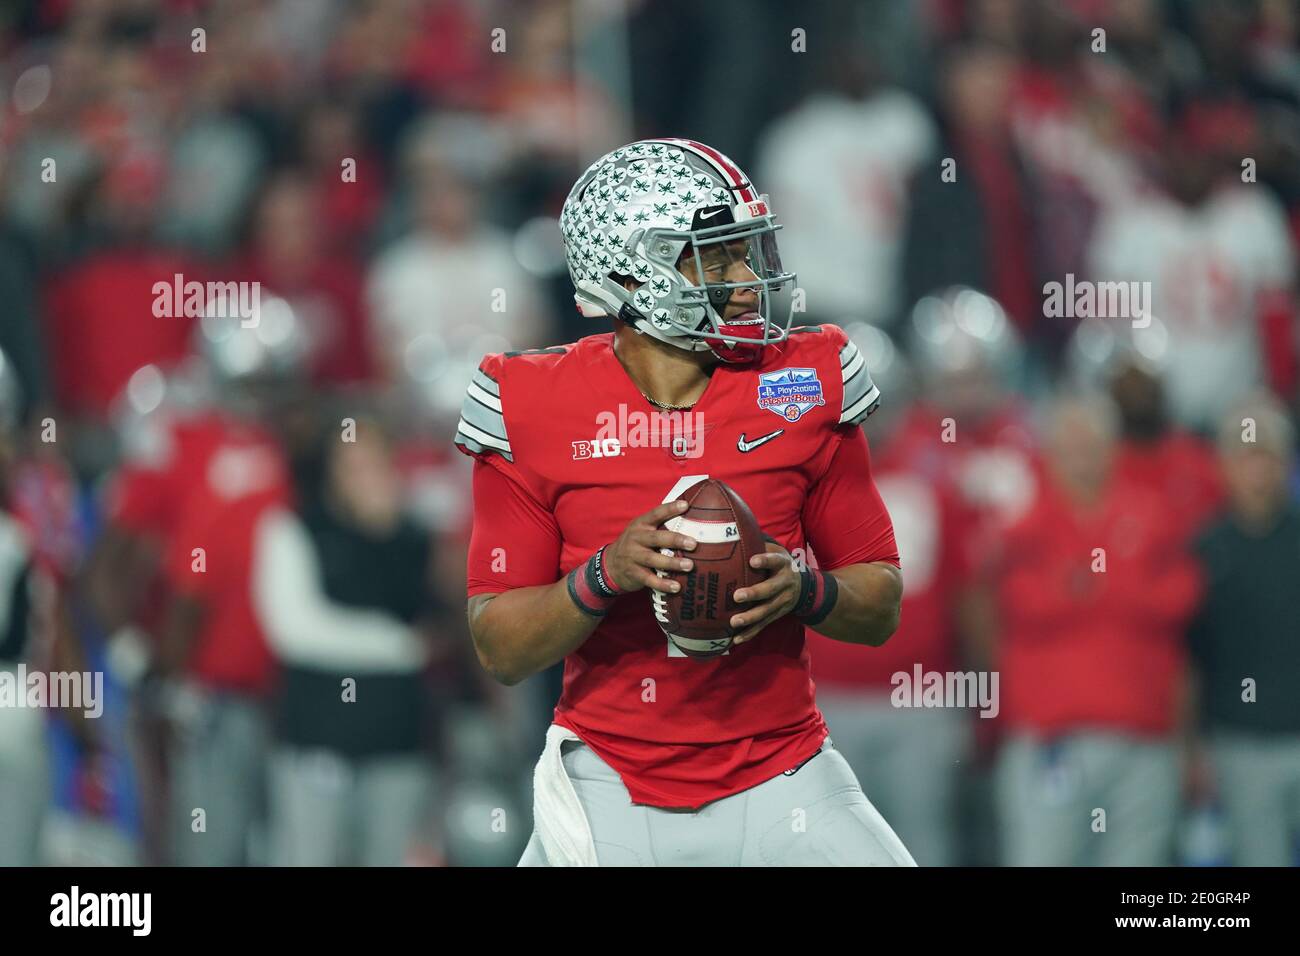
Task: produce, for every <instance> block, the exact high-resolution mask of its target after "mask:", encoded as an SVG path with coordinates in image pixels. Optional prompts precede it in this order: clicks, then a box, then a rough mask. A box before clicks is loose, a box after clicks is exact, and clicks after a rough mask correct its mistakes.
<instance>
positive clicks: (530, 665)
mask: <svg viewBox="0 0 1300 956" xmlns="http://www.w3.org/2000/svg"><path fill="white" fill-rule="evenodd" d="M598 623H599V618H595V617H592V616H591V615H588V614H584V613H582V611H580V610H578V608H577V607H576V606H575V605H574V603H573V601H572V599H571V598H570V597H569V592H568V587H567V585H566V582H565V581H564V580H563V579H561V580H560V581H557V582H556V583H555V584H545V585H538V586H536V587H527V588H515V589H513V590H510V591H504V592H502V593H501V594H497V595H487V594H482V595H478V596H477V597H474V598H471V599H470V604H469V628H470V633H471V634H472V635H473V637H474V650H475V651H476V652H477V654H478V659H479V663H480V664H482V665H483V668H484V669H485V670H486V671H487V672H488V673H489V674H491V675H492V676H493V677H494V678H496V679H497V680H499V681H500V682H501V683H503V684H518V683H519V682H520V681H522V680H523V679H524V678H526V677H530V676H532V675H533V674H536V673H538V672H539V671H543V670H546V668H548V667H550V666H551V665H552V664H555V663H558V662H559V661H562V660H564V658H565V657H566V656H567V655H568V654H570V653H571V652H573V651H574V650H576V649H577V648H578V647H580V646H581V645H582V643H583V642H584V641H585V640H586V639H587V638H588V637H590V636H591V632H592V631H594V630H595V629H596V625H597V624H598Z"/></svg>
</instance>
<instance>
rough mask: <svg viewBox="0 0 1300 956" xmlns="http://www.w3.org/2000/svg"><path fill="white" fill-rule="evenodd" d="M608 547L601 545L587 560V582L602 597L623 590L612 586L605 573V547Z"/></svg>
mask: <svg viewBox="0 0 1300 956" xmlns="http://www.w3.org/2000/svg"><path fill="white" fill-rule="evenodd" d="M608 547H609V545H603V546H601V547H600V548H599V549H598V550H597V551H596V553H595V554H593V555H592V556H591V558H590V559H589V560H588V561H587V583H588V584H590V585H591V588H592V590H593V591H595V592H596V593H597V594H599V595H601V596H602V597H607V598H614V597H618V596H619V595H620V594H622V593H623V592H622V591H620V590H619V589H618V588H616V587H614V582H613V581H611V580H609V578H608V577H607V576H606V575H605V548H608Z"/></svg>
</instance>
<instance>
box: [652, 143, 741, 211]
mask: <svg viewBox="0 0 1300 956" xmlns="http://www.w3.org/2000/svg"><path fill="white" fill-rule="evenodd" d="M665 142H668V143H675V144H677V145H678V146H684V147H686V148H687V149H689V150H691V152H693V153H696V154H697V155H699V156H703V157H704V158H705V159H707V160H708V161H709V162H711V163H713V165H714V166H716V167H717V168H718V170H719V171H720V172H721V173H722V174H723V176H724V177H725V178H727V179H729V180H731V185H732V186H733V187H734V188H735V189H737V190H739V192H740V201H741V202H753V201H754V200H755V199H757V198H758V196H757V195H756V194H755V193H754V189H753V187H752V186H751V185H750V183H749V180H748V179H747V178H746V176H745V174H744V173H742V172H741V171H740V167H738V166H737V165H736V164H735V163H733V162H732V161H731V160H729V159H728V158H727V157H726V156H724V155H722V154H721V153H719V152H718V151H717V150H716V149H714V148H713V147H712V146H706V145H704V144H703V143H697V142H696V141H695V140H693V139H669V140H665Z"/></svg>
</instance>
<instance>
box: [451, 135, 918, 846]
mask: <svg viewBox="0 0 1300 956" xmlns="http://www.w3.org/2000/svg"><path fill="white" fill-rule="evenodd" d="M560 225H561V228H562V231H563V234H564V243H565V249H566V253H567V257H568V265H569V272H570V275H571V277H572V279H573V281H574V285H575V286H576V289H577V291H576V296H575V298H576V301H577V304H578V308H579V311H580V312H582V313H583V314H584V315H588V316H592V317H596V316H608V317H610V318H612V320H613V326H614V328H613V330H612V331H610V332H604V333H603V334H596V335H591V336H588V337H586V338H583V339H581V340H580V341H578V342H576V343H574V344H571V345H565V346H561V347H558V348H550V349H541V350H533V351H525V352H507V353H505V354H496V355H488V356H487V357H486V358H484V360H483V362H482V364H481V365H480V367H479V370H478V372H477V373H476V374H475V376H474V379H473V381H472V383H471V384H470V386H469V390H468V394H467V396H466V399H465V403H464V406H463V410H462V417H461V421H460V423H459V427H458V431H457V434H456V439H455V440H456V444H457V445H458V446H459V447H460V449H461V450H462V451H464V452H465V453H466V454H469V455H471V456H473V457H474V458H475V459H476V462H475V466H474V508H475V514H474V531H473V536H472V540H471V544H470V556H469V568H468V581H469V587H468V591H469V618H470V627H471V630H472V632H473V638H474V643H475V648H476V650H477V652H478V656H479V660H480V661H481V662H482V664H483V666H484V667H485V668H486V669H487V670H488V671H489V672H490V673H491V674H493V675H494V676H495V677H496V678H497V679H498V680H500V681H502V682H503V683H506V684H515V683H518V682H519V681H522V680H524V679H525V678H526V677H528V676H529V675H531V674H535V673H537V672H538V671H541V670H544V669H545V668H547V667H550V666H551V665H552V664H555V663H557V662H558V661H561V660H563V661H564V662H565V673H564V689H563V692H562V694H561V697H560V701H559V704H558V706H557V707H556V709H555V716H554V723H553V725H552V726H551V728H550V730H549V731H548V733H547V742H546V747H545V750H544V752H543V754H542V757H541V759H540V760H539V762H538V765H537V770H536V772H535V775H534V831H533V834H532V838H531V840H530V841H529V844H528V847H527V849H526V850H525V852H524V856H523V858H522V860H521V861H520V864H521V865H542V866H545V865H550V866H563V865H656V864H667V865H692V864H699V865H796V864H807V865H817V864H845V865H864V864H877V865H914V863H913V861H912V858H911V856H910V855H909V853H908V852H907V850H906V848H905V847H904V846H903V844H902V843H901V842H900V841H899V839H898V837H897V836H896V835H895V834H894V832H893V831H892V830H891V829H890V828H889V826H888V824H886V823H885V821H884V820H883V819H882V818H881V816H880V815H879V814H878V813H877V812H876V810H875V809H874V808H873V807H872V805H871V803H870V802H868V800H867V798H866V796H864V794H863V792H862V789H861V787H860V786H859V784H858V781H857V780H856V778H855V777H854V775H853V772H852V770H850V769H849V766H848V764H847V762H846V761H845V760H844V759H843V758H842V757H841V756H840V755H839V754H838V753H837V752H835V750H834V749H832V747H831V744H830V741H829V739H828V738H827V729H826V724H825V722H824V721H823V719H822V716H821V714H820V713H819V712H818V710H817V706H816V704H815V702H814V699H813V685H812V681H811V679H810V672H809V662H808V655H807V653H806V651H805V649H804V627H805V625H813V624H815V625H816V626H817V629H818V630H819V631H820V632H821V633H823V634H825V635H826V636H828V637H831V638H833V639H836V640H841V641H847V642H849V643H854V644H865V645H879V644H881V643H883V642H884V641H885V640H886V639H888V637H889V636H890V635H891V634H892V633H893V631H894V629H895V627H896V625H897V623H898V611H899V602H900V598H901V594H902V580H901V575H900V571H899V567H898V552H897V548H896V546H895V543H894V534H893V529H892V526H891V523H890V520H889V515H888V514H887V512H886V511H885V508H884V505H883V504H882V503H881V499H880V496H879V495H878V494H877V492H876V489H875V486H874V485H873V483H872V479H871V476H870V460H869V455H868V449H867V442H866V439H865V437H864V436H863V433H862V430H861V428H860V427H859V425H860V423H861V422H862V421H863V420H864V419H865V418H866V417H867V415H869V414H870V413H871V411H872V410H873V409H874V408H875V406H876V404H877V403H878V401H879V391H878V389H877V388H876V387H875V386H874V385H873V383H872V381H871V376H870V374H869V372H868V371H867V368H866V365H865V361H864V358H863V356H862V355H861V353H860V352H859V351H858V349H857V347H856V346H855V345H853V344H852V343H851V342H850V341H849V340H848V338H847V336H846V335H845V334H844V332H842V331H841V330H840V329H839V328H837V327H835V326H833V325H824V326H814V327H808V328H802V329H794V330H791V329H790V319H791V314H792V308H791V304H792V303H791V292H792V290H793V285H794V280H795V276H794V275H793V274H792V273H789V272H786V271H785V270H784V269H783V268H782V265H781V262H780V259H779V256H778V254H777V248H776V241H775V232H776V230H777V228H778V226H777V225H776V222H775V220H774V219H773V216H772V213H771V211H770V209H769V206H768V202H767V197H766V196H761V195H759V194H758V193H757V191H756V190H755V189H754V187H753V185H752V184H751V183H750V181H749V179H748V177H747V176H746V175H745V174H744V173H743V172H742V171H741V170H740V169H739V168H738V167H737V166H736V165H735V164H734V163H733V162H731V160H729V159H728V158H727V157H726V156H724V155H722V154H721V153H719V152H718V151H717V150H715V149H712V148H710V147H708V146H706V145H704V144H702V143H698V142H694V141H691V140H684V139H657V140H645V141H640V142H636V143H632V144H630V145H628V146H625V147H623V148H621V149H616V150H614V151H613V152H611V153H609V154H608V155H606V156H604V157H602V158H601V159H599V160H597V161H596V162H595V163H593V164H592V165H591V166H590V167H589V168H588V169H587V171H586V172H585V173H584V174H583V175H582V176H581V177H580V178H579V180H578V182H577V183H576V184H575V186H574V187H573V190H572V191H571V192H570V194H569V197H568V200H567V201H566V203H565V205H564V210H563V213H562V215H561V219H560ZM661 413H665V414H661ZM665 423H667V428H665ZM665 432H667V433H666V434H665ZM703 477H712V478H717V479H721V480H723V481H725V482H726V483H727V484H729V485H730V486H731V487H732V488H733V489H734V490H735V491H736V492H737V493H738V494H739V495H740V496H741V497H742V498H743V499H744V500H745V501H746V502H747V503H748V504H749V506H750V507H751V509H752V510H753V512H754V515H755V517H756V518H757V519H758V522H759V525H760V526H761V527H762V528H763V530H764V533H765V536H766V537H767V539H768V541H769V544H768V550H767V553H766V554H763V555H755V556H753V557H752V558H751V564H752V566H753V567H754V568H758V569H762V570H764V571H765V572H766V578H765V579H764V580H763V581H762V582H761V583H759V584H757V585H753V586H751V587H746V588H742V589H740V590H738V591H737V592H736V594H735V598H736V600H737V601H738V602H740V603H742V604H744V605H746V609H745V610H744V611H743V612H742V613H739V614H736V615H735V616H733V617H732V619H731V621H730V625H731V627H732V628H733V629H734V630H735V632H736V634H737V636H736V640H735V643H734V644H733V646H732V647H731V649H730V650H729V651H728V652H727V653H725V654H722V655H719V656H716V657H712V658H709V659H700V658H696V657H689V656H686V655H685V654H684V653H683V652H682V651H680V650H678V649H677V648H676V646H675V645H674V644H673V643H672V642H671V641H670V640H669V639H668V638H667V636H666V635H665V633H664V632H663V631H662V630H661V629H660V627H659V624H658V623H657V621H656V619H655V615H654V612H653V610H652V607H651V600H650V594H651V593H652V592H655V591H658V592H664V593H672V592H674V591H676V590H677V584H676V583H675V582H673V581H671V580H669V579H668V578H666V577H664V576H663V575H660V574H659V572H661V571H671V570H687V569H689V568H690V566H691V561H690V558H689V557H681V556H679V555H676V554H674V553H673V551H672V550H671V549H681V550H684V551H686V552H687V553H689V551H690V550H691V549H692V548H694V547H695V544H696V541H695V540H694V539H692V538H690V537H688V536H687V535H684V534H681V533H677V532H673V531H667V530H663V529H662V528H661V527H660V526H661V525H662V524H663V522H665V521H666V520H668V519H670V518H672V517H674V516H676V515H679V514H681V513H682V512H683V511H685V510H686V504H685V502H682V501H679V500H677V494H678V493H679V492H680V491H681V490H683V489H685V488H686V487H688V486H689V485H691V484H693V483H694V482H696V481H698V480H699V479H701V478H703ZM810 547H811V548H813V549H815V552H816V555H817V558H818V561H819V568H818V569H812V568H810V567H808V565H807V562H806V561H805V560H804V555H805V554H806V551H807V549H808V548H810Z"/></svg>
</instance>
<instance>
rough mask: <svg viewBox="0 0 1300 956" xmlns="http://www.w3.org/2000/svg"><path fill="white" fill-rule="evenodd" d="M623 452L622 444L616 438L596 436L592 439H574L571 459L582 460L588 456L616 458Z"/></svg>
mask: <svg viewBox="0 0 1300 956" xmlns="http://www.w3.org/2000/svg"><path fill="white" fill-rule="evenodd" d="M621 454H623V446H622V445H621V444H619V440H618V439H617V438H596V439H593V440H592V441H575V442H574V443H573V460H574V461H584V460H586V459H588V458H617V457H618V456H619V455H621Z"/></svg>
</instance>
